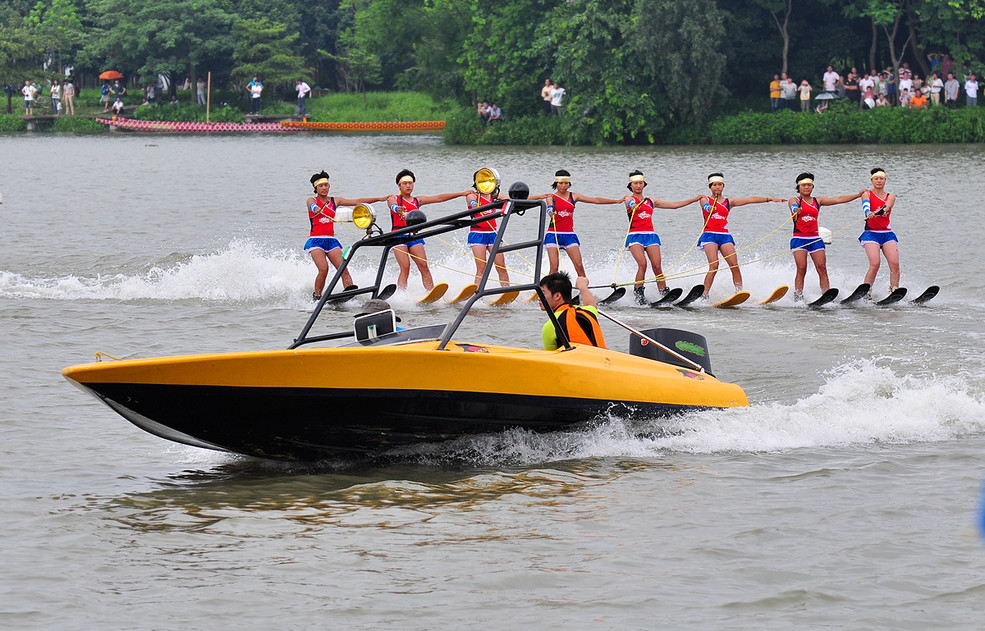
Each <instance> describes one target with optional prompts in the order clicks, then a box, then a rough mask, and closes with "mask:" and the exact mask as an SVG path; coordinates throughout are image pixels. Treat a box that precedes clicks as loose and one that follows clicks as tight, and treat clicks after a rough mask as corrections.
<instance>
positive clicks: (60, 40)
mask: <svg viewBox="0 0 985 631" xmlns="http://www.w3.org/2000/svg"><path fill="white" fill-rule="evenodd" d="M24 22H25V24H26V25H27V27H28V28H29V29H30V30H31V32H32V33H33V37H32V40H33V42H34V45H35V46H37V47H38V48H39V49H40V52H42V54H43V55H44V57H45V62H47V63H50V65H51V66H52V67H53V70H54V71H57V72H59V73H60V72H61V69H62V68H63V67H64V63H65V61H66V59H65V57H66V56H67V54H68V53H70V52H72V51H75V50H77V49H78V44H77V42H81V41H84V40H85V36H84V29H83V27H82V21H81V20H80V19H79V14H78V10H77V9H76V7H75V5H74V4H72V2H71V0H51V5H50V6H48V5H46V4H45V3H44V2H40V1H39V2H38V3H37V4H36V5H35V6H34V8H33V9H31V12H30V14H29V15H28V16H27V18H26V19H25V20H24Z"/></svg>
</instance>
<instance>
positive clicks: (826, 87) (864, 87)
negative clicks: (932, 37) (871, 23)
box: [770, 53, 978, 113]
mask: <svg viewBox="0 0 985 631" xmlns="http://www.w3.org/2000/svg"><path fill="white" fill-rule="evenodd" d="M928 58H930V61H931V69H932V70H931V74H930V76H929V77H928V78H927V79H926V80H924V79H923V78H922V77H921V76H920V75H918V74H916V73H914V72H913V71H912V70H911V69H910V64H909V63H904V64H903V65H902V67H900V68H899V71H898V72H894V71H893V70H892V69H891V68H887V69H886V70H883V71H882V72H877V71H876V70H874V69H873V70H870V71H869V73H868V74H861V73H859V72H858V69H857V68H852V69H851V70H850V71H849V72H848V74H847V75H844V76H842V75H841V74H839V73H838V72H837V71H835V69H834V67H833V66H828V67H827V69H826V70H825V72H824V74H823V75H822V78H821V84H822V85H821V87H822V88H823V89H822V90H820V91H817V92H816V93H815V88H814V86H812V85H811V84H810V82H809V81H808V80H807V79H803V80H802V81H801V82H800V84H797V83H795V82H794V81H793V80H792V79H791V78H790V77H789V76H788V75H787V74H786V73H782V74H776V75H773V81H772V82H770V107H771V109H772V111H773V113H776V112H779V111H781V110H784V109H788V110H795V109H796V108H797V105H796V103H797V101H799V102H800V106H799V109H800V111H801V112H808V111H810V110H811V109H812V108H811V98H812V94H813V99H814V100H815V101H816V105H815V106H814V108H813V109H814V111H816V112H823V111H824V110H825V109H827V106H828V102H830V101H831V100H834V99H848V100H849V101H850V102H852V103H854V104H855V105H856V106H857V107H858V109H873V108H876V107H893V106H898V107H907V108H911V109H925V108H927V107H931V106H944V107H948V108H951V109H955V108H957V107H958V103H959V101H958V99H959V96H960V93H961V92H962V91H963V92H964V95H965V106H966V107H975V106H977V105H978V80H977V78H976V77H975V73H974V72H967V71H966V72H963V73H962V75H963V77H964V84H961V83H960V82H959V81H958V79H957V78H956V77H955V75H954V73H953V72H952V66H953V62H951V60H950V58H949V57H948V56H947V55H940V54H937V53H932V54H931V55H928Z"/></svg>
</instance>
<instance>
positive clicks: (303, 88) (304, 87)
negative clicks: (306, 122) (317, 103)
mask: <svg viewBox="0 0 985 631" xmlns="http://www.w3.org/2000/svg"><path fill="white" fill-rule="evenodd" d="M297 90H298V114H300V115H301V116H306V115H307V114H308V108H307V106H306V105H305V101H306V100H307V99H308V95H309V94H311V86H309V85H308V84H307V83H305V82H304V81H302V80H301V79H298V83H297Z"/></svg>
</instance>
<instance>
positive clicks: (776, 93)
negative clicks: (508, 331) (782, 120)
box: [770, 74, 783, 114]
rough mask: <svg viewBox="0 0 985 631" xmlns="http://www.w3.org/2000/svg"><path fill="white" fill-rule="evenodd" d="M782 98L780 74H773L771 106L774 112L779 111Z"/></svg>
mask: <svg viewBox="0 0 985 631" xmlns="http://www.w3.org/2000/svg"><path fill="white" fill-rule="evenodd" d="M782 98H783V97H782V94H781V92H780V75H778V74H775V75H773V80H772V81H770V108H771V109H772V110H773V113H774V114H776V113H777V112H778V111H779V109H780V103H781V102H782V101H781V99H782Z"/></svg>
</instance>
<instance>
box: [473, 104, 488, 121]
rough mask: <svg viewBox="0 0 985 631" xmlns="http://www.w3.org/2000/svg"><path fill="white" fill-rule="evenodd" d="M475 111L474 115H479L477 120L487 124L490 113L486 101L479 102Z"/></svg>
mask: <svg viewBox="0 0 985 631" xmlns="http://www.w3.org/2000/svg"><path fill="white" fill-rule="evenodd" d="M475 110H476V113H477V114H478V115H479V120H481V121H482V122H483V123H488V122H489V114H490V111H489V102H488V101H479V105H478V106H476V108H475Z"/></svg>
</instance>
